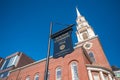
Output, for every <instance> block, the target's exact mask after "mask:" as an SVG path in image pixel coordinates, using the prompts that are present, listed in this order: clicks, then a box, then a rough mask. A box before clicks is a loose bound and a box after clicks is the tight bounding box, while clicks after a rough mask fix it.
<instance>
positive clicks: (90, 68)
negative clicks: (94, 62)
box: [87, 67, 110, 74]
mask: <svg viewBox="0 0 120 80" xmlns="http://www.w3.org/2000/svg"><path fill="white" fill-rule="evenodd" d="M87 70H91V71H102V72H105V73H108V74H109V73H110V72H109V71H107V70H104V69H100V68H92V67H87Z"/></svg>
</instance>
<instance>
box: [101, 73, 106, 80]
mask: <svg viewBox="0 0 120 80" xmlns="http://www.w3.org/2000/svg"><path fill="white" fill-rule="evenodd" d="M100 77H101V79H102V80H105V78H104V75H103V72H102V71H100Z"/></svg>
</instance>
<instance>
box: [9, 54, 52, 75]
mask: <svg viewBox="0 0 120 80" xmlns="http://www.w3.org/2000/svg"><path fill="white" fill-rule="evenodd" d="M51 58H53V57H52V56H50V59H51ZM45 60H46V58H43V59H41V60H38V61H35V62H33V63H30V64H27V65H25V66H22V67H19V68H16V69H13V70H11V71H10V73H11V72H14V71H16V70H20V69H23V68H26V67H29V66H31V65H34V64H37V63H40V62H43V61H45Z"/></svg>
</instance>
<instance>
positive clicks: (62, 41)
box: [52, 25, 73, 58]
mask: <svg viewBox="0 0 120 80" xmlns="http://www.w3.org/2000/svg"><path fill="white" fill-rule="evenodd" d="M72 26H73V25H72ZM72 26H69V27H68V28H66V29H64V30H61V31H59V32H57V33H55V34H53V35H52V39H53V41H54V54H53V58H58V57H64V56H65V55H67V54H69V53H71V52H72V51H73V44H72V36H71V34H72Z"/></svg>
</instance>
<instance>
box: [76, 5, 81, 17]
mask: <svg viewBox="0 0 120 80" xmlns="http://www.w3.org/2000/svg"><path fill="white" fill-rule="evenodd" d="M76 12H77V17H79V16H81V14H80V12H79V11H78V8H77V7H76Z"/></svg>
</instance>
